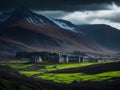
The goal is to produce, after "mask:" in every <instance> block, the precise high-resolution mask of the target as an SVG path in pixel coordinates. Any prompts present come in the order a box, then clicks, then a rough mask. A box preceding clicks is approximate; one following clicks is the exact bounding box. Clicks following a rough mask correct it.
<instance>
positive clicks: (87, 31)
mask: <svg viewBox="0 0 120 90" xmlns="http://www.w3.org/2000/svg"><path fill="white" fill-rule="evenodd" d="M78 27H79V30H78V32H79V31H80V32H81V31H82V32H83V34H84V36H85V37H86V38H88V39H90V40H92V41H93V42H95V43H97V44H99V45H102V46H104V47H106V48H109V49H112V50H116V51H118V52H120V47H119V46H120V41H119V38H120V30H118V29H116V28H113V27H111V26H109V25H105V24H94V25H79V26H78Z"/></svg>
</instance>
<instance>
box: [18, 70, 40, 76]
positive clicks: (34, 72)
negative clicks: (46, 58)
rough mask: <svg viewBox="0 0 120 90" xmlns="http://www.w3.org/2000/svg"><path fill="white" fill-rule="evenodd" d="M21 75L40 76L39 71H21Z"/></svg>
mask: <svg viewBox="0 0 120 90" xmlns="http://www.w3.org/2000/svg"><path fill="white" fill-rule="evenodd" d="M20 73H21V74H23V75H27V76H33V75H36V74H40V72H39V71H20Z"/></svg>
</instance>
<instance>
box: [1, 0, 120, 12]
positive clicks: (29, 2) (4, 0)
mask: <svg viewBox="0 0 120 90" xmlns="http://www.w3.org/2000/svg"><path fill="white" fill-rule="evenodd" d="M112 2H115V3H116V4H119V3H120V1H119V0H0V8H10V7H18V6H25V7H29V8H33V9H39V10H64V11H74V10H76V9H78V10H79V9H80V10H84V9H85V10H87V9H91V10H92V9H105V7H104V6H102V5H101V6H100V5H99V4H103V5H106V4H110V3H112ZM92 5H93V6H92Z"/></svg>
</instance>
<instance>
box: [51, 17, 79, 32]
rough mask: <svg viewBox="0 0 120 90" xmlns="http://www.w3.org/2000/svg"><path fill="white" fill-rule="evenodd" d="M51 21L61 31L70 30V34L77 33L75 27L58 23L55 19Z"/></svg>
mask: <svg viewBox="0 0 120 90" xmlns="http://www.w3.org/2000/svg"><path fill="white" fill-rule="evenodd" d="M52 21H53V22H54V23H55V24H57V25H58V26H59V27H61V28H63V29H66V30H70V31H72V32H77V31H76V28H75V27H73V26H70V25H68V24H66V23H65V22H63V21H60V20H57V19H52Z"/></svg>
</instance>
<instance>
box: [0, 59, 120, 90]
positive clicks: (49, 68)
mask: <svg viewBox="0 0 120 90" xmlns="http://www.w3.org/2000/svg"><path fill="white" fill-rule="evenodd" d="M1 64H2V66H0V90H120V86H119V85H120V68H119V66H120V62H111V63H97V64H96V63H69V64H64V63H63V64H57V63H56V64H55V63H54V64H53V63H42V64H30V63H28V62H27V61H19V60H16V61H14V60H11V61H2V62H1ZM5 65H8V66H5ZM9 66H11V67H13V68H14V69H13V68H10V67H9ZM41 67H42V68H41ZM36 68H37V69H36ZM18 71H19V72H18ZM64 71H65V72H64ZM92 71H93V72H92ZM95 71H96V72H95ZM89 72H91V73H89ZM20 73H21V74H20Z"/></svg>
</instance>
